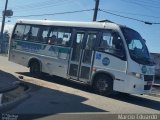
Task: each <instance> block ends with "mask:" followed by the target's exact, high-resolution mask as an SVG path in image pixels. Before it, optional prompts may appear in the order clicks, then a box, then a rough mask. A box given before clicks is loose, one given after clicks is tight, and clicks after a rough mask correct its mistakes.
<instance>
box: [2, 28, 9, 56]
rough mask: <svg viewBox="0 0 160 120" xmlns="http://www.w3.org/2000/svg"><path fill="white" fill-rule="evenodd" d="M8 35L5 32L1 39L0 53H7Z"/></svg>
mask: <svg viewBox="0 0 160 120" xmlns="http://www.w3.org/2000/svg"><path fill="white" fill-rule="evenodd" d="M9 38H10V33H9V32H8V31H7V30H6V31H5V32H4V33H3V39H2V41H0V43H1V44H0V53H6V54H7V53H8V45H9Z"/></svg>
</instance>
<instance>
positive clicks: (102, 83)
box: [93, 74, 113, 96]
mask: <svg viewBox="0 0 160 120" xmlns="http://www.w3.org/2000/svg"><path fill="white" fill-rule="evenodd" d="M93 90H94V92H95V93H97V94H100V95H104V96H109V95H111V94H112V93H113V80H112V78H111V77H109V76H107V75H104V74H100V75H98V76H96V77H95V79H94V83H93Z"/></svg>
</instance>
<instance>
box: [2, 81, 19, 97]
mask: <svg viewBox="0 0 160 120" xmlns="http://www.w3.org/2000/svg"><path fill="white" fill-rule="evenodd" d="M19 84H20V81H14V82H13V83H12V84H11V86H10V87H7V88H4V89H1V90H0V94H1V93H4V92H8V91H11V90H14V89H16V88H17V87H18V85H19Z"/></svg>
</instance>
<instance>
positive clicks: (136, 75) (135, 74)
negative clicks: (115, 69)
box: [129, 72, 143, 79]
mask: <svg viewBox="0 0 160 120" xmlns="http://www.w3.org/2000/svg"><path fill="white" fill-rule="evenodd" d="M129 75H132V76H134V77H136V78H138V79H142V77H143V75H142V74H140V73H136V72H131V73H130V74H129Z"/></svg>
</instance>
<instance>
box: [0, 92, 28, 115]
mask: <svg viewBox="0 0 160 120" xmlns="http://www.w3.org/2000/svg"><path fill="white" fill-rule="evenodd" d="M29 97H30V95H29V94H28V95H27V94H24V95H21V96H20V97H18V98H16V99H14V100H13V101H11V102H8V103H4V104H2V105H1V106H0V112H5V111H6V110H8V109H11V108H13V107H14V106H16V105H18V104H19V103H20V102H22V101H24V100H25V99H27V98H29Z"/></svg>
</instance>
